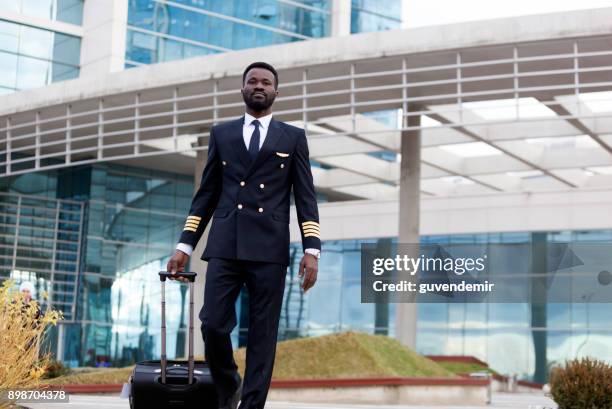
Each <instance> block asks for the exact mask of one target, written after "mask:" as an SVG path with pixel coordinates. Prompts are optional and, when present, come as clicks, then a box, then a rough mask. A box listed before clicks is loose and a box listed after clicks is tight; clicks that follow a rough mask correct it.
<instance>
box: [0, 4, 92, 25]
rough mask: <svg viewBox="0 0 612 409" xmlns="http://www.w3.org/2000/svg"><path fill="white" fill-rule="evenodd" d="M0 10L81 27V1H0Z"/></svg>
mask: <svg viewBox="0 0 612 409" xmlns="http://www.w3.org/2000/svg"><path fill="white" fill-rule="evenodd" d="M0 10H3V11H9V12H13V13H20V14H23V15H26V16H30V17H36V18H41V19H49V20H57V21H62V22H64V23H70V24H76V25H81V24H82V22H83V0H0Z"/></svg>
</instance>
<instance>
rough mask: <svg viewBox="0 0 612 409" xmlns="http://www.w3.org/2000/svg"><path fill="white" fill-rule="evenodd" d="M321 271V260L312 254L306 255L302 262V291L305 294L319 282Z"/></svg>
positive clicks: (300, 273)
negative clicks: (318, 275) (318, 276)
mask: <svg viewBox="0 0 612 409" xmlns="http://www.w3.org/2000/svg"><path fill="white" fill-rule="evenodd" d="M318 271H319V260H318V259H317V258H316V257H315V256H313V255H312V254H308V253H306V254H304V255H303V256H302V260H301V261H300V271H299V273H298V274H299V276H300V278H302V277H303V278H304V280H303V281H302V289H303V290H304V292H306V291H308V290H310V289H311V288H312V286H314V285H315V283H316V282H317V273H318Z"/></svg>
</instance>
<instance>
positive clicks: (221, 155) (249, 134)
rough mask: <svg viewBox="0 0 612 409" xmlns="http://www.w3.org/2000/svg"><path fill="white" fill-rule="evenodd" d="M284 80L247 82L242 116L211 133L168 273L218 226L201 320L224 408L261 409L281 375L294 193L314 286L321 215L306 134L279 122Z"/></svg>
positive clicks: (307, 282)
mask: <svg viewBox="0 0 612 409" xmlns="http://www.w3.org/2000/svg"><path fill="white" fill-rule="evenodd" d="M277 87H278V75H277V73H276V70H275V69H274V68H273V67H272V66H270V65H269V64H266V63H262V62H257V63H253V64H251V65H249V66H248V67H247V68H246V70H245V71H244V74H243V88H242V95H243V98H244V101H245V104H246V113H245V115H244V116H243V117H241V118H239V119H236V120H234V121H231V122H227V123H223V124H220V125H216V126H213V127H212V129H211V131H210V139H209V147H208V160H207V163H206V167H205V168H204V172H203V174H202V180H201V183H200V188H199V189H198V191H197V193H196V195H195V197H194V198H193V201H192V204H191V209H190V210H189V216H187V220H186V222H185V226H184V229H183V232H182V234H181V237H180V240H179V244H178V245H177V251H176V253H175V254H174V256H173V257H172V258H171V259H170V261H169V262H168V267H167V268H168V271H174V272H176V271H182V270H183V269H184V268H185V265H186V263H187V260H188V258H189V255H191V252H192V251H193V248H195V246H196V244H197V242H198V240H199V239H200V237H201V236H202V233H203V232H204V229H205V228H206V226H207V224H208V223H209V221H210V220H211V219H212V225H211V228H210V233H209V236H208V240H207V243H206V249H205V250H204V253H203V255H202V259H204V260H206V261H208V268H207V273H206V285H205V290H204V306H203V308H202V311H200V319H201V320H202V335H203V337H204V340H205V343H206V359H207V361H208V363H209V365H210V368H211V373H212V376H213V379H214V381H215V384H216V387H217V391H218V395H219V401H220V408H224V409H225V408H228V409H235V408H236V407H237V404H238V400H240V409H263V408H264V405H265V402H266V397H267V394H268V389H269V387H270V380H271V378H272V369H273V366H274V356H275V351H276V339H277V333H278V322H279V316H280V310H281V304H282V300H283V292H284V288H285V276H286V272H287V266H288V264H289V203H290V201H289V197H290V193H291V188H292V187H293V192H294V198H295V206H296V210H297V218H298V223H299V226H300V232H301V236H302V245H303V248H304V256H303V258H302V260H301V262H300V271H299V276H300V277H302V278H303V283H302V288H303V289H304V291H307V290H308V289H309V288H311V287H312V286H313V285H314V283H315V281H316V278H317V271H318V258H319V256H320V250H321V239H320V228H319V214H318V208H317V201H316V195H315V189H314V185H313V180H312V173H311V170H310V162H309V158H308V144H307V141H306V135H305V132H304V130H303V129H300V128H297V127H294V126H291V125H288V124H285V123H283V122H279V121H276V120H275V119H274V118H272V110H271V107H272V104H273V102H274V99H275V97H276V95H278V91H277ZM243 285H246V286H247V289H248V292H249V332H248V342H247V357H246V371H245V377H244V385H243V386H242V381H241V379H240V376H239V375H238V373H237V366H236V363H235V362H234V359H233V350H232V343H231V339H230V333H231V332H232V330H233V328H234V327H235V326H236V312H235V303H236V299H237V297H238V295H239V294H240V290H241V288H242V286H243Z"/></svg>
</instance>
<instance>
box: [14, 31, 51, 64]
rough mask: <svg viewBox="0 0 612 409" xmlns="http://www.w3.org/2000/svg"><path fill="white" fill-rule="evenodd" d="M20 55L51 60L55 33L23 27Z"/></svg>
mask: <svg viewBox="0 0 612 409" xmlns="http://www.w3.org/2000/svg"><path fill="white" fill-rule="evenodd" d="M19 40H20V41H19V53H20V54H24V55H28V56H30V57H37V58H41V59H45V60H50V59H51V55H52V52H53V32H51V31H47V30H41V29H38V28H33V27H28V26H21V37H20V39H19Z"/></svg>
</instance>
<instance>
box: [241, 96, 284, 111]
mask: <svg viewBox="0 0 612 409" xmlns="http://www.w3.org/2000/svg"><path fill="white" fill-rule="evenodd" d="M263 95H264V96H265V97H264V98H261V99H255V98H253V96H254V95H253V94H250V95H245V93H244V92H243V93H242V99H243V100H244V103H245V104H246V106H248V107H249V108H251V109H252V110H253V111H256V112H261V111H265V110H266V109H268V108H270V107H271V106H272V104H273V103H274V99H275V98H276V95H268V94H263Z"/></svg>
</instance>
